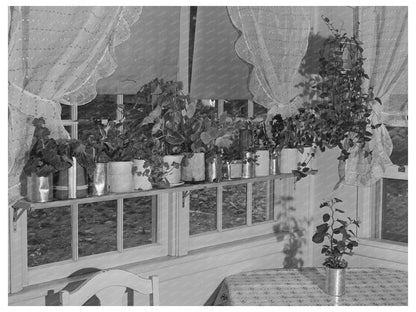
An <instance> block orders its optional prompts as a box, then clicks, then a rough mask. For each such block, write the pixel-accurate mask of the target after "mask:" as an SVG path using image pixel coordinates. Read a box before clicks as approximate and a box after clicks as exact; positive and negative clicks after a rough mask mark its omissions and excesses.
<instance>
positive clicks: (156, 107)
mask: <svg viewBox="0 0 416 312" xmlns="http://www.w3.org/2000/svg"><path fill="white" fill-rule="evenodd" d="M148 85H149V90H150V92H151V103H152V108H153V110H152V111H151V113H150V114H149V115H148V116H147V117H146V118H144V119H143V121H142V122H141V123H140V125H141V126H145V125H148V124H152V130H151V133H152V136H153V139H154V140H155V145H156V147H157V149H158V152H157V153H156V154H158V155H159V156H160V157H162V161H163V162H162V161H160V160H157V162H158V163H161V164H162V169H163V171H164V172H165V177H166V182H168V183H169V184H170V185H171V186H174V185H179V184H181V183H183V182H182V181H181V162H182V158H183V155H182V154H181V153H182V152H183V148H184V147H183V144H184V142H185V137H184V135H183V133H184V131H183V129H184V118H183V117H184V114H186V107H187V105H188V104H189V97H188V96H187V95H184V94H183V92H182V87H183V85H182V83H181V82H175V81H166V82H165V81H164V80H163V79H155V80H153V81H151V82H150V83H149V84H148ZM152 169H155V168H152ZM152 172H153V171H152ZM158 174H159V173H158ZM158 174H156V176H155V178H156V179H157V180H158V179H159V177H158Z"/></svg>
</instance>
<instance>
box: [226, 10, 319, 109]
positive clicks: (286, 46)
mask: <svg viewBox="0 0 416 312" xmlns="http://www.w3.org/2000/svg"><path fill="white" fill-rule="evenodd" d="M228 12H229V15H230V18H231V21H232V22H233V24H234V25H235V27H236V28H237V29H239V30H240V31H241V36H240V38H239V39H238V40H237V42H236V44H235V50H236V52H237V54H238V56H239V57H240V58H242V59H243V60H244V61H246V62H248V63H250V64H252V65H253V67H254V68H253V71H252V73H251V77H250V83H249V90H250V92H251V93H252V94H253V100H254V101H255V102H257V103H259V104H261V105H263V106H264V107H266V108H268V109H269V114H272V115H274V114H276V113H279V114H282V116H283V117H287V116H290V115H293V114H295V113H296V112H297V109H298V107H300V106H301V105H302V98H301V97H300V96H298V94H299V91H298V90H296V89H295V88H294V83H293V82H294V80H295V78H296V76H297V75H298V70H299V66H300V64H301V61H302V59H303V57H304V56H305V52H306V49H307V46H308V36H309V32H310V15H311V14H310V9H309V8H307V7H228Z"/></svg>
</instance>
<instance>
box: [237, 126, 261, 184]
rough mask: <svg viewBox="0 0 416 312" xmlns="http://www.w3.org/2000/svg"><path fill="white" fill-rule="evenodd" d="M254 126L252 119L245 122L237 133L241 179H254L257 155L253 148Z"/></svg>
mask: <svg viewBox="0 0 416 312" xmlns="http://www.w3.org/2000/svg"><path fill="white" fill-rule="evenodd" d="M255 132H256V129H255V125H254V123H253V121H252V119H248V120H245V121H244V122H243V123H242V125H241V127H240V131H239V142H240V145H241V148H242V150H243V155H242V172H241V177H242V178H243V179H248V178H254V177H255V176H256V165H257V164H258V163H257V159H258V155H257V154H256V148H255V142H254V140H255Z"/></svg>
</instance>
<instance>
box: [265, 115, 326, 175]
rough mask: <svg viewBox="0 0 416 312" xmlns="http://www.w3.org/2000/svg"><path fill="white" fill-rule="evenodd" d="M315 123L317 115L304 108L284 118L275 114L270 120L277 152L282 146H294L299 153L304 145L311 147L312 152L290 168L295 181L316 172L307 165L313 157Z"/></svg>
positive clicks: (303, 149)
mask: <svg viewBox="0 0 416 312" xmlns="http://www.w3.org/2000/svg"><path fill="white" fill-rule="evenodd" d="M317 123H318V121H317V117H316V116H315V114H314V113H313V111H311V110H309V109H305V108H299V110H298V113H297V114H295V115H294V116H291V117H288V118H286V119H283V118H282V116H281V115H280V114H277V115H275V116H274V117H273V119H272V121H271V133H272V140H273V142H274V149H275V151H277V152H279V151H281V150H282V149H283V148H296V149H297V150H298V151H299V152H300V153H303V152H304V151H305V147H312V148H313V152H312V153H310V154H309V155H308V156H307V157H306V158H305V159H303V160H302V161H301V162H299V163H298V165H297V169H296V170H292V173H293V174H294V175H295V177H296V181H299V180H301V179H302V178H305V177H306V176H307V175H308V174H315V173H316V172H317V171H316V170H313V169H312V168H310V166H309V164H310V162H311V161H312V159H313V157H315V149H316V144H315V141H316V127H317Z"/></svg>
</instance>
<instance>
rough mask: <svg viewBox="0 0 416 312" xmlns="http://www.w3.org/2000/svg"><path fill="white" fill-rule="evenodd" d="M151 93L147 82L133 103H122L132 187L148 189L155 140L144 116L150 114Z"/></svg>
mask: <svg viewBox="0 0 416 312" xmlns="http://www.w3.org/2000/svg"><path fill="white" fill-rule="evenodd" d="M151 101H152V94H151V87H150V85H149V84H146V85H144V86H143V87H142V88H140V90H139V91H138V92H137V94H136V100H135V103H130V104H124V105H123V107H122V111H123V131H124V133H125V134H126V136H127V142H128V145H129V148H128V149H129V150H131V152H132V159H133V168H132V174H133V188H134V189H135V190H149V189H151V188H152V183H151V178H150V177H151V173H152V160H153V159H154V152H155V151H154V149H155V148H156V142H155V140H154V138H153V136H152V127H153V124H152V123H146V124H144V123H143V121H144V120H145V118H147V117H148V116H149V114H151V110H152V106H151Z"/></svg>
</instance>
